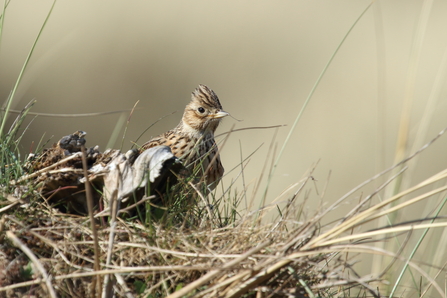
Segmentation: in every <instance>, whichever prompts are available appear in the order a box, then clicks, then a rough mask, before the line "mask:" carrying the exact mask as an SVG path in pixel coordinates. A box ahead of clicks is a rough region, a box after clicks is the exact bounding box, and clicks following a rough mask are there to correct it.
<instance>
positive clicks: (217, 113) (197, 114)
mask: <svg viewBox="0 0 447 298" xmlns="http://www.w3.org/2000/svg"><path fill="white" fill-rule="evenodd" d="M228 115H229V114H228V113H227V112H225V111H224V110H222V105H221V104H220V101H219V98H218V97H217V95H216V93H214V91H213V90H211V89H210V88H208V87H207V86H205V85H199V87H198V88H196V90H194V92H193V93H192V96H191V102H190V103H189V104H188V105H187V106H186V109H185V113H184V114H183V119H182V121H183V123H184V124H186V125H187V126H189V127H191V128H192V129H194V130H196V131H199V132H201V133H205V132H212V133H214V131H215V130H216V128H217V126H218V125H219V123H220V120H222V118H223V117H226V116H228Z"/></svg>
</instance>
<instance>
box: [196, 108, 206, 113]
mask: <svg viewBox="0 0 447 298" xmlns="http://www.w3.org/2000/svg"><path fill="white" fill-rule="evenodd" d="M197 110H198V111H199V113H200V114H203V113H205V109H204V108H202V107H199V108H198V109H197Z"/></svg>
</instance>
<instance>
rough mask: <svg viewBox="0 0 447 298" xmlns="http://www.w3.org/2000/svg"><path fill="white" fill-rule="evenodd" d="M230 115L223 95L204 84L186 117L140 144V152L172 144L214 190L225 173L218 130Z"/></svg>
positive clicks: (185, 114) (190, 167)
mask: <svg viewBox="0 0 447 298" xmlns="http://www.w3.org/2000/svg"><path fill="white" fill-rule="evenodd" d="M228 115H230V114H229V113H227V112H225V111H224V110H223V109H222V105H221V104H220V101H219V98H218V97H217V95H216V93H214V91H213V90H211V89H210V88H209V87H207V86H205V85H202V84H200V85H199V86H198V87H197V88H196V89H195V90H194V91H193V92H192V95H191V101H190V102H189V103H188V105H186V108H185V111H184V113H183V117H182V120H181V121H180V123H179V124H178V125H177V126H176V127H175V128H174V129H171V130H169V131H167V132H165V133H163V134H161V135H159V136H157V137H154V138H152V139H151V140H149V141H148V142H146V143H144V144H143V145H142V146H141V147H140V153H141V152H143V151H144V150H147V149H149V148H152V147H155V146H168V147H170V149H171V151H172V153H173V154H174V156H176V157H177V158H179V159H180V160H181V161H182V162H183V164H184V166H185V168H187V169H189V170H190V171H193V172H195V171H197V172H195V173H197V178H200V181H204V182H205V184H206V186H207V188H208V189H209V190H213V189H214V188H215V187H216V186H217V184H218V183H219V181H220V179H221V178H222V176H223V174H224V167H223V166H222V163H221V160H220V156H219V150H218V148H217V144H216V141H215V140H214V133H215V131H216V129H217V127H218V126H219V123H220V122H221V120H222V118H224V117H226V116H228Z"/></svg>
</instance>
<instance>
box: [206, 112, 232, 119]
mask: <svg viewBox="0 0 447 298" xmlns="http://www.w3.org/2000/svg"><path fill="white" fill-rule="evenodd" d="M228 115H230V114H228V113H227V112H224V111H219V112H217V113H216V114H212V115H210V117H211V118H214V119H219V118H223V117H226V116H228Z"/></svg>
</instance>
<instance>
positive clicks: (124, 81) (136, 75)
mask: <svg viewBox="0 0 447 298" xmlns="http://www.w3.org/2000/svg"><path fill="white" fill-rule="evenodd" d="M370 4H371V3H370V2H368V1H281V2H271V1H245V2H240V1H225V2H216V1H137V0H134V1H130V2H129V1H126V2H124V1H60V2H57V3H56V5H55V7H54V10H53V12H52V15H51V16H50V18H49V20H48V23H47V24H46V27H45V29H44V30H43V33H42V35H41V37H40V39H39V41H38V43H37V46H36V48H35V51H34V53H33V56H32V58H31V60H30V64H29V66H28V68H27V70H26V72H25V74H24V77H23V80H22V82H21V84H20V86H19V88H18V90H17V93H16V95H15V98H14V101H13V104H12V105H13V107H12V108H13V109H16V110H19V109H21V108H23V107H24V106H25V105H26V104H27V103H28V102H30V101H31V100H32V99H36V100H37V103H36V105H35V106H34V108H33V109H32V112H35V113H51V114H61V113H62V114H79V113H94V112H106V111H116V110H130V109H131V108H132V107H133V106H134V104H135V103H136V102H137V101H139V103H138V105H137V108H136V110H135V112H134V114H133V115H132V117H131V119H130V124H129V126H128V130H127V134H126V136H125V140H124V147H123V149H124V150H127V149H129V148H130V147H131V145H132V142H133V141H137V138H138V137H139V135H140V134H141V133H142V132H143V131H144V130H145V129H146V128H147V127H149V126H150V125H151V124H153V123H155V122H156V121H157V120H158V119H159V118H161V117H163V116H166V115H169V116H167V117H166V118H164V119H162V120H161V121H159V122H158V123H156V124H155V125H154V126H153V127H151V128H150V129H149V130H148V131H147V132H146V133H145V134H144V135H143V137H142V138H141V139H140V140H138V143H139V144H143V143H144V142H145V141H147V140H149V139H150V138H151V137H152V136H156V135H158V134H159V133H162V132H164V131H166V130H169V129H171V128H173V127H174V126H176V125H177V123H178V122H179V121H180V119H181V116H182V113H183V109H184V107H185V105H186V104H187V103H188V102H189V99H190V94H191V92H192V91H193V90H194V89H195V88H196V87H197V85H198V84H199V83H201V84H206V85H208V86H209V87H210V88H212V89H213V90H214V91H215V92H216V93H217V95H218V96H219V98H220V100H221V103H222V105H223V107H224V110H225V111H227V112H229V113H231V115H232V116H233V117H234V118H236V119H240V120H242V121H237V120H236V119H233V118H230V117H227V118H225V119H224V121H223V122H222V124H221V126H220V127H219V129H218V134H219V133H224V132H228V131H229V130H230V129H231V128H234V129H240V128H247V127H265V126H275V125H286V126H282V127H280V128H278V129H275V128H273V129H256V130H246V131H238V132H234V133H232V134H231V135H230V137H229V139H228V140H227V141H226V142H225V145H224V146H223V148H222V153H221V154H222V160H223V164H224V166H225V168H226V173H227V175H226V176H225V178H224V180H223V183H222V185H223V186H224V187H228V186H229V185H230V184H231V183H232V181H234V180H236V183H235V187H236V188H237V189H238V190H239V191H240V190H242V188H243V187H244V186H243V185H244V184H245V185H246V187H247V189H248V190H247V194H248V197H249V198H250V197H251V194H252V192H253V190H254V189H255V185H256V184H257V183H259V182H260V183H261V186H260V188H259V191H258V195H257V197H256V198H257V199H259V198H260V197H261V195H260V194H261V193H262V192H263V191H264V189H265V182H266V176H267V175H266V174H267V172H268V170H269V169H270V168H271V165H272V160H271V159H272V157H271V154H270V155H268V152H269V148H270V147H272V148H273V149H272V150H274V151H275V152H276V154H278V152H279V151H280V149H281V147H282V146H283V144H284V142H285V139H286V136H287V135H288V134H289V132H290V131H291V128H292V126H293V123H294V121H295V119H296V117H297V115H298V113H299V111H300V109H301V108H302V107H303V104H304V102H305V100H306V98H307V97H308V95H309V93H310V91H311V90H312V87H313V86H314V85H315V83H316V81H317V79H318V77H319V75H320V74H321V72H322V70H323V69H324V67H325V65H326V64H327V62H328V61H329V59H330V57H331V56H332V55H333V54H334V52H335V51H336V48H337V46H338V45H339V44H340V43H341V41H342V39H343V38H344V36H345V35H346V34H347V33H348V32H349V30H350V29H351V27H352V26H353V24H354V23H355V21H356V20H357V19H358V18H359V17H360V16H361V14H362V13H363V12H365V13H364V15H363V16H362V17H361V18H360V20H359V21H358V23H357V24H356V25H355V26H354V27H353V28H352V31H351V32H350V34H349V35H348V36H347V38H346V40H345V42H344V43H343V45H342V46H341V48H340V49H339V51H338V52H337V54H336V56H335V57H334V59H333V61H332V64H331V65H330V66H329V68H328V69H327V71H326V73H325V74H324V76H323V78H322V79H321V81H320V84H319V85H318V86H317V88H316V91H315V93H314V94H313V96H312V98H311V99H310V102H309V104H308V106H307V107H306V109H305V110H304V113H303V115H302V117H301V119H300V121H299V122H298V124H297V126H296V128H295V129H294V130H293V131H292V133H291V136H290V141H289V143H288V144H287V146H286V147H285V150H284V152H283V155H282V156H281V159H280V160H279V163H278V165H277V168H276V170H275V171H274V174H273V176H272V180H271V185H270V187H269V190H268V195H267V202H272V201H273V200H274V199H275V198H278V196H279V195H280V194H281V193H282V191H284V190H286V189H288V188H289V187H290V186H293V185H294V184H295V183H297V182H299V181H300V179H302V178H304V177H307V175H308V174H309V171H310V170H311V169H312V168H313V166H314V165H315V164H316V163H317V162H318V165H317V167H316V168H315V171H314V172H313V173H312V176H313V177H314V178H315V179H316V181H314V182H312V183H311V184H310V185H311V187H309V188H308V196H309V202H308V203H307V204H306V208H308V210H309V211H311V210H315V209H317V208H319V206H320V205H324V206H327V205H328V203H332V202H334V201H335V200H336V199H338V198H340V197H341V196H342V195H343V194H345V193H346V192H348V191H349V190H350V189H352V188H353V187H355V186H356V185H358V184H359V183H361V182H363V181H364V180H366V179H368V178H370V177H372V176H373V175H374V174H376V173H378V172H380V171H382V170H384V169H386V168H388V167H389V166H391V165H392V164H393V163H394V162H395V156H396V155H395V152H396V146H397V139H398V134H399V132H400V131H401V132H402V131H403V130H402V128H401V127H400V121H401V115H402V113H404V114H405V115H408V116H409V117H410V118H409V122H408V123H409V126H408V134H407V135H408V143H407V148H406V149H407V150H408V151H407V152H406V153H405V154H404V155H403V156H408V155H409V154H410V153H411V152H414V151H416V150H417V149H418V148H420V147H421V146H422V145H423V144H425V143H427V142H428V141H429V140H431V139H432V138H434V137H435V136H436V135H437V134H438V132H439V131H441V130H442V129H443V128H444V127H446V126H447V120H446V119H447V118H446V113H447V100H446V92H447V90H446V87H445V85H446V84H444V82H445V80H446V77H445V73H444V72H445V68H446V65H445V61H444V59H445V58H444V55H445V52H446V49H447V35H446V34H445V28H447V18H445V15H446V13H447V2H445V1H418V0H414V1H408V0H405V1H404V0H402V1H375V2H374V3H373V4H372V5H371V6H370V7H369V8H368V6H369V5H370ZM51 5H52V1H43V0H42V1H11V2H10V3H9V5H8V7H7V10H6V14H5V19H4V28H3V36H2V39H1V48H0V97H1V98H2V100H6V98H7V96H8V94H9V93H10V91H11V89H12V88H13V86H14V84H15V81H16V79H17V77H18V75H19V72H20V70H21V67H22V65H23V63H24V61H25V58H26V56H27V54H28V52H29V50H30V48H31V46H32V43H33V41H34V39H35V38H36V36H37V34H38V32H39V30H40V27H41V25H42V23H43V22H44V20H45V17H46V15H47V14H48V12H49V10H50V7H51ZM365 10H366V11H365ZM436 82H438V84H435V83H436ZM172 112H175V113H174V114H172V115H170V114H171V113H172ZM128 114H129V113H128V112H126V113H121V114H120V113H119V114H111V115H106V116H95V117H82V118H81V117H76V118H69V117H65V118H64V117H56V118H55V117H44V116H38V117H36V118H35V119H34V120H33V123H32V125H31V126H30V127H29V128H28V130H27V131H26V133H25V135H24V139H23V141H22V143H21V146H22V147H23V148H22V150H23V151H22V152H23V153H24V154H25V153H28V152H30V151H31V150H33V149H31V148H35V147H36V146H37V145H36V144H37V143H38V142H39V141H40V140H41V139H44V140H48V139H49V138H50V137H52V139H51V141H50V144H51V143H54V142H57V140H59V139H60V138H61V137H62V136H64V135H67V134H69V133H72V132H74V131H75V130H84V131H86V132H87V133H88V135H87V145H89V146H93V145H96V144H97V145H99V146H100V147H101V148H102V149H103V150H105V149H106V147H107V144H108V142H110V138H111V135H112V131H114V129H115V127H116V125H117V123H118V124H119V123H122V121H126V120H127V117H128ZM29 119H30V120H31V119H32V117H29ZM120 121H121V122H120ZM123 131H124V129H123V128H121V130H120V133H121V134H120V135H119V137H118V138H117V139H116V140H115V142H112V143H111V144H110V146H111V147H113V148H119V147H120V146H121V138H122V133H123ZM223 138H224V137H223V136H222V137H220V138H219V140H223ZM112 141H113V140H112ZM33 142H34V145H32V143H33ZM272 144H273V146H271V145H272ZM446 145H447V138H446V137H442V138H441V139H439V140H438V141H437V142H436V143H435V144H433V145H432V146H431V147H429V148H428V149H427V150H426V151H424V153H423V154H422V155H421V156H420V157H419V159H418V161H417V163H414V165H413V168H412V171H411V172H409V174H408V175H411V176H409V178H410V179H411V181H414V182H418V181H421V180H422V179H425V178H427V177H429V176H431V175H433V174H434V173H436V172H438V171H440V170H441V169H444V168H446V165H447V160H446V158H445V153H446V149H445V148H446ZM33 146H34V147H33ZM258 148H259V149H258ZM256 149H258V150H257V151H256V152H255V153H254V154H253V155H251V156H250V154H252V153H253V152H254V151H255V150H256ZM248 156H250V157H249V159H248V164H247V165H246V167H245V169H244V181H243V182H244V183H243V182H242V179H241V175H240V171H241V166H240V162H241V160H242V159H245V158H247V157H248ZM265 164H266V168H267V172H266V174H265V175H264V176H263V177H262V179H261V176H260V174H261V172H262V169H263V167H264V165H265ZM232 169H234V170H232ZM407 181H408V180H407ZM377 185H378V183H373V184H372V185H371V187H370V190H372V189H374V188H375V187H377ZM296 189H297V187H296V186H295V187H292V188H291V189H290V191H291V192H294V191H296ZM219 191H221V190H219ZM363 191H364V190H363ZM367 194H368V192H360V193H358V194H357V195H356V196H353V197H352V198H351V200H350V201H348V204H346V205H347V206H346V208H347V209H350V208H351V207H352V205H349V203H352V204H353V205H355V204H356V203H357V202H358V201H359V199H360V198H363V197H365V195H367ZM321 197H323V198H321ZM303 198H304V195H302V196H301V197H300V198H299V199H300V200H302V199H303ZM285 199H286V197H283V200H285ZM280 200H281V198H280ZM244 206H245V205H243V207H244ZM414 208H415V210H418V209H417V208H420V206H419V207H418V206H415V207H414ZM419 214H420V213H419ZM342 215H343V213H342V211H341V213H340V214H338V216H336V217H341V216H342Z"/></svg>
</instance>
